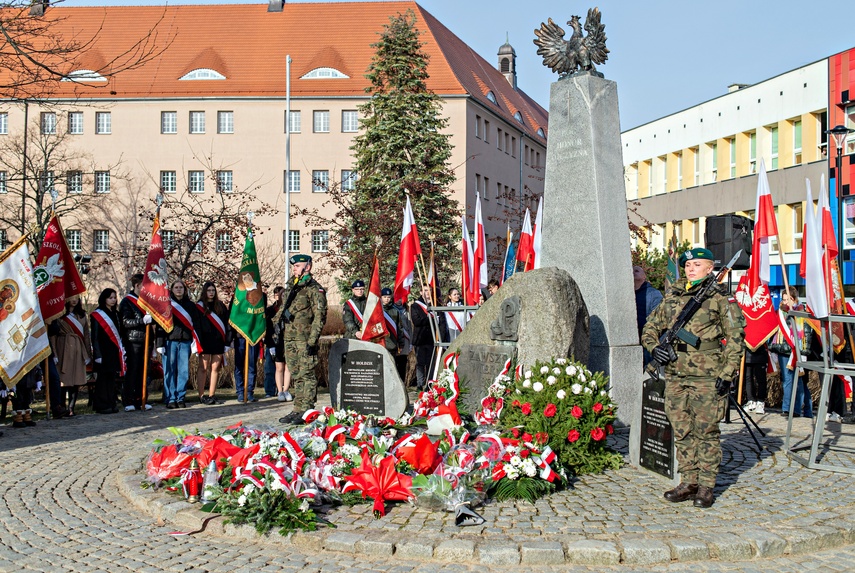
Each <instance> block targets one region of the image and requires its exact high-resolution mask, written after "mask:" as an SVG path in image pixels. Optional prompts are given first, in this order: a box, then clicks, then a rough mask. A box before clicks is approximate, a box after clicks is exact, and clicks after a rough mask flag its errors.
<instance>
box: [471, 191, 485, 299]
mask: <svg viewBox="0 0 855 573" xmlns="http://www.w3.org/2000/svg"><path fill="white" fill-rule="evenodd" d="M474 246H475V249H474V251H473V260H474V262H473V265H472V284H471V285H470V286H469V290H470V291H471V292H472V301H473V302H472V304H478V299H479V297H480V295H481V289H482V288H486V287H487V283H488V281H489V277H488V276H487V275H488V274H489V270H488V266H487V239H486V237H485V236H484V219H483V217H482V214H481V195H475V245H474Z"/></svg>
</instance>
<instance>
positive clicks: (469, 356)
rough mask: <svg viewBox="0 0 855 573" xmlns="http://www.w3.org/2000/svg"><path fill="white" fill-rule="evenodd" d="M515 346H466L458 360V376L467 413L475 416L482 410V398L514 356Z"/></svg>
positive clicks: (462, 348) (462, 347)
mask: <svg viewBox="0 0 855 573" xmlns="http://www.w3.org/2000/svg"><path fill="white" fill-rule="evenodd" d="M515 351H516V348H515V347H514V346H506V345H497V346H492V345H488V344H464V345H463V346H461V347H460V356H459V357H458V358H457V376H458V377H459V378H460V388H461V394H462V400H463V403H464V404H465V405H466V411H467V412H468V413H469V414H470V415H473V414H475V412H476V411H478V410H479V409H480V408H481V398H483V397H484V396H486V395H487V388H488V387H489V386H490V384H492V383H493V380H495V379H496V376H498V375H499V372H501V371H502V369H503V368H504V367H505V363H506V362H507V361H508V359H509V358H512V357H513V356H514V352H515Z"/></svg>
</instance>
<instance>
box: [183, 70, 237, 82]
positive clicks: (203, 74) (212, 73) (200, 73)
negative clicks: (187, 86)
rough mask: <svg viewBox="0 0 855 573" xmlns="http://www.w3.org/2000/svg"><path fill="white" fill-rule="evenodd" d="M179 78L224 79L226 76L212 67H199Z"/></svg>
mask: <svg viewBox="0 0 855 573" xmlns="http://www.w3.org/2000/svg"><path fill="white" fill-rule="evenodd" d="M178 79H179V80H224V79H226V76H224V75H223V74H221V73H220V72H218V71H216V70H212V69H210V68H197V69H195V70H193V71H191V72H188V73H186V74H184V75H183V76H181V77H180V78H178Z"/></svg>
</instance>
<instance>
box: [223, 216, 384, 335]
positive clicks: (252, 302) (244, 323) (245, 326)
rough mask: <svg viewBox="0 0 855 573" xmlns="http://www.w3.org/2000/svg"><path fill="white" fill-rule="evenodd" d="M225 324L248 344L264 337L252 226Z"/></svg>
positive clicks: (247, 235)
mask: <svg viewBox="0 0 855 573" xmlns="http://www.w3.org/2000/svg"><path fill="white" fill-rule="evenodd" d="M381 308H382V307H381ZM229 324H231V325H232V326H233V327H234V329H235V330H237V331H238V333H240V335H241V336H243V337H244V338H246V339H247V341H248V342H249V344H250V345H254V344H258V342H259V341H260V340H261V339H262V338H264V330H265V327H266V324H265V318H264V296H263V294H262V292H261V275H260V273H259V272H258V257H257V256H256V254H255V237H254V236H253V233H252V228H250V229H249V230H248V231H247V234H246V243H245V244H244V247H243V260H242V261H241V265H240V271H239V272H238V279H237V285H236V286H235V296H234V300H233V301H232V310H231V313H230V314H229Z"/></svg>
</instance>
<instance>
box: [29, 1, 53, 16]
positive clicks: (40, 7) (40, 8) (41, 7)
mask: <svg viewBox="0 0 855 573" xmlns="http://www.w3.org/2000/svg"><path fill="white" fill-rule="evenodd" d="M48 6H50V0H34V2H33V3H32V4H30V16H44V15H45V10H47V9H48Z"/></svg>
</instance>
